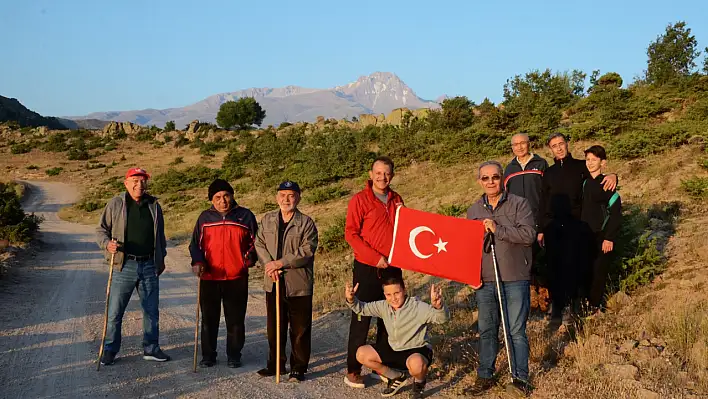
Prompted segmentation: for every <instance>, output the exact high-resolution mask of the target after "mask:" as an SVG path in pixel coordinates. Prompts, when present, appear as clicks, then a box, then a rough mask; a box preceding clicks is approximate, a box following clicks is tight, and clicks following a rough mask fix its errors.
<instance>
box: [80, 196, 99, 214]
mask: <svg viewBox="0 0 708 399" xmlns="http://www.w3.org/2000/svg"><path fill="white" fill-rule="evenodd" d="M75 206H76V208H78V209H81V210H82V211H85V212H93V211H96V210H99V209H103V208H104V207H105V206H106V201H101V200H95V199H88V198H82V199H81V201H79V203H77V204H76V205H75Z"/></svg>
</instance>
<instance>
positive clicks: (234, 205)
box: [209, 200, 240, 216]
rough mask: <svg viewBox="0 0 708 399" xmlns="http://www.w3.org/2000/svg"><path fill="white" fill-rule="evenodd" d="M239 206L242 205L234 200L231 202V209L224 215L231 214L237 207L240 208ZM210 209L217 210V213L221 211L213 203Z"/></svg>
mask: <svg viewBox="0 0 708 399" xmlns="http://www.w3.org/2000/svg"><path fill="white" fill-rule="evenodd" d="M239 207H240V206H239V204H238V202H236V200H233V201H232V202H231V209H230V210H229V211H228V212H226V215H224V216H228V215H230V214H231V213H232V212H234V211H235V210H236V209H238V208H239ZM209 210H210V211H214V212H216V213H219V211H217V210H216V208H215V207H214V205H213V204H212V205H211V208H209Z"/></svg>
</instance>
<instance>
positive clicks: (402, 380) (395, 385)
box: [381, 374, 408, 398]
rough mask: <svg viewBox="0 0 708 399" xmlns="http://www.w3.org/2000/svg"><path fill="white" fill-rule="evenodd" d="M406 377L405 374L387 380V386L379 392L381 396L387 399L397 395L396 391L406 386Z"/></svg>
mask: <svg viewBox="0 0 708 399" xmlns="http://www.w3.org/2000/svg"><path fill="white" fill-rule="evenodd" d="M407 380H408V377H407V376H406V375H405V374H401V376H400V377H398V378H393V379H390V380H388V386H387V387H386V388H384V390H383V391H381V396H383V397H384V398H388V397H389V396H393V395H395V394H396V393H398V390H399V389H401V388H403V387H404V386H405V385H406V381H407Z"/></svg>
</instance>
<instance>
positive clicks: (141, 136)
mask: <svg viewBox="0 0 708 399" xmlns="http://www.w3.org/2000/svg"><path fill="white" fill-rule="evenodd" d="M154 139H155V131H154V130H152V129H150V130H146V129H143V130H141V131H140V132H139V133H138V134H136V135H135V140H137V141H152V140H154Z"/></svg>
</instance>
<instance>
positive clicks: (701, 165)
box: [698, 159, 708, 170]
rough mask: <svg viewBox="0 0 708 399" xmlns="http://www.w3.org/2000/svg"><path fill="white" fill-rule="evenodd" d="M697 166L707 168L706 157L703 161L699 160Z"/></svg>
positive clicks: (707, 160)
mask: <svg viewBox="0 0 708 399" xmlns="http://www.w3.org/2000/svg"><path fill="white" fill-rule="evenodd" d="M698 166H700V167H701V168H703V169H706V170H708V159H704V160H703V161H701V162H700V163H699V164H698Z"/></svg>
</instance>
